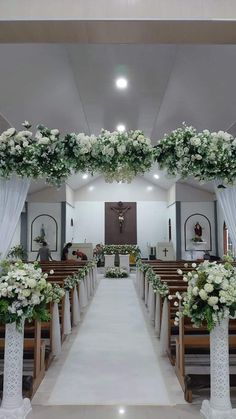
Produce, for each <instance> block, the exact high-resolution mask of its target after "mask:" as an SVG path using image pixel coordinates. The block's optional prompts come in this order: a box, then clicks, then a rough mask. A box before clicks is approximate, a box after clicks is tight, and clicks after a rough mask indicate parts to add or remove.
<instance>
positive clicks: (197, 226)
mask: <svg viewBox="0 0 236 419" xmlns="http://www.w3.org/2000/svg"><path fill="white" fill-rule="evenodd" d="M194 232H195V236H196V237H199V238H201V237H202V227H201V226H200V224H199V222H198V221H197V223H196V224H195V227H194Z"/></svg>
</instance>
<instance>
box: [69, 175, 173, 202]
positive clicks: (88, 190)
mask: <svg viewBox="0 0 236 419" xmlns="http://www.w3.org/2000/svg"><path fill="white" fill-rule="evenodd" d="M74 198H75V201H108V202H113V201H114V202H118V201H124V202H137V201H165V202H166V201H167V191H166V190H165V189H162V188H160V187H158V186H155V185H154V184H152V183H151V182H148V181H147V180H145V179H144V178H141V177H137V178H135V179H134V180H133V182H132V183H128V184H127V183H120V184H119V183H106V182H105V180H104V178H103V177H99V178H97V179H96V180H95V181H93V182H91V183H89V184H87V185H86V186H84V187H83V188H80V189H78V190H77V191H75V194H74Z"/></svg>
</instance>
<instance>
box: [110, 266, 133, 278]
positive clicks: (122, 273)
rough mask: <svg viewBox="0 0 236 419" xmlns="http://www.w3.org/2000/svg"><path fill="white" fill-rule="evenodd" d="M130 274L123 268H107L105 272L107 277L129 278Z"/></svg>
mask: <svg viewBox="0 0 236 419" xmlns="http://www.w3.org/2000/svg"><path fill="white" fill-rule="evenodd" d="M128 276H129V274H128V272H127V271H126V269H123V268H107V270H106V272H105V277H106V278H128Z"/></svg>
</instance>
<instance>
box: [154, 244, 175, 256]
mask: <svg viewBox="0 0 236 419" xmlns="http://www.w3.org/2000/svg"><path fill="white" fill-rule="evenodd" d="M156 258H157V259H161V260H175V259H176V258H175V253H174V248H173V244H172V242H159V243H157V246H156Z"/></svg>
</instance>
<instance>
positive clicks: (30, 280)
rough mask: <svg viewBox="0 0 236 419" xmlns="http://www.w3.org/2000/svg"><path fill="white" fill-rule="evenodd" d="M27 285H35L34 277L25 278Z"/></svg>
mask: <svg viewBox="0 0 236 419" xmlns="http://www.w3.org/2000/svg"><path fill="white" fill-rule="evenodd" d="M27 285H28V286H29V287H30V288H34V287H35V285H36V281H35V279H34V278H28V280H27Z"/></svg>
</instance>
